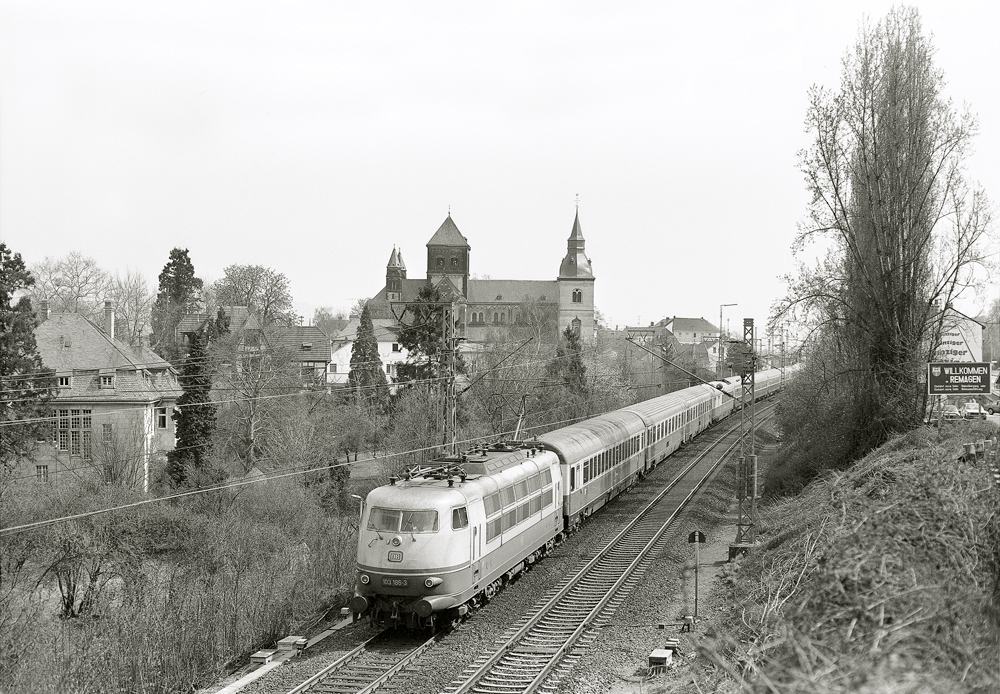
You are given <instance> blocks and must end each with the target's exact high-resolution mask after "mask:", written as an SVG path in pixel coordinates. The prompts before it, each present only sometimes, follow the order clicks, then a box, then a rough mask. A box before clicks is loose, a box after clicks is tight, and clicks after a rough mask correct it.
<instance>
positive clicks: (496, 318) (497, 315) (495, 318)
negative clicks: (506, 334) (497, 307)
mask: <svg viewBox="0 0 1000 694" xmlns="http://www.w3.org/2000/svg"><path fill="white" fill-rule="evenodd" d="M493 322H494V323H499V322H500V314H499V313H497V312H496V311H494V312H493Z"/></svg>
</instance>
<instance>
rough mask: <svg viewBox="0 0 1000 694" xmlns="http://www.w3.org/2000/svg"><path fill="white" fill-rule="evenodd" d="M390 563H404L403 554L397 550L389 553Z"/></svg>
mask: <svg viewBox="0 0 1000 694" xmlns="http://www.w3.org/2000/svg"><path fill="white" fill-rule="evenodd" d="M389 561H403V553H402V552H399V551H396V550H393V551H391V552H389Z"/></svg>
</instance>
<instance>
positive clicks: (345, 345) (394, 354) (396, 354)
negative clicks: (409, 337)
mask: <svg viewBox="0 0 1000 694" xmlns="http://www.w3.org/2000/svg"><path fill="white" fill-rule="evenodd" d="M368 311H369V313H370V314H371V319H372V327H373V328H374V330H375V341H376V342H378V353H379V357H381V359H382V365H383V368H385V376H386V380H388V381H392V380H393V379H394V378H395V377H396V369H397V368H398V366H399V364H400V362H405V361H406V355H407V352H406V350H405V349H403V348H402V347H401V346H400V344H399V322H398V321H397V320H396V317H395V316H394V315H393V313H392V308H391V306H390V305H389V303H388V302H385V301H370V302H368ZM360 324H361V317H360V316H351V319H350V321H349V322H348V324H347V327H345V328H344V329H343V330H342V331H340V333H339V334H338V335H337V336H336V337H334V338H333V341H332V342H333V357H332V359H331V361H330V369H329V373H328V374H327V382H328V383H331V384H337V385H346V384H347V377H348V374H350V372H351V353H352V352H353V350H354V338H355V336H357V334H358V327H359V326H360Z"/></svg>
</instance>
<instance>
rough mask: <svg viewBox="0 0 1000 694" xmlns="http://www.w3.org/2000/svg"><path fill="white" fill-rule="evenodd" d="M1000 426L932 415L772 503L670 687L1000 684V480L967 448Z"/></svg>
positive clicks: (827, 689)
mask: <svg viewBox="0 0 1000 694" xmlns="http://www.w3.org/2000/svg"><path fill="white" fill-rule="evenodd" d="M997 433H998V430H997V428H996V427H995V425H993V424H992V423H985V422H983V423H979V422H975V423H967V422H957V423H955V424H954V425H952V426H946V427H943V428H941V429H937V428H927V427H924V428H921V429H919V430H916V431H913V432H910V433H908V434H906V435H904V436H900V437H898V438H896V439H894V440H892V441H890V442H888V443H887V444H885V445H884V446H882V447H881V448H879V449H878V450H876V451H874V452H872V453H871V454H870V455H868V456H867V457H866V458H864V459H863V460H861V461H859V462H858V463H856V464H855V465H853V466H852V467H851V468H849V469H848V470H846V471H844V472H838V473H832V474H830V475H828V476H827V477H825V478H823V479H820V480H817V481H816V482H814V483H813V484H812V485H811V486H810V487H809V488H807V489H806V491H805V492H803V493H802V494H801V495H799V496H798V497H795V498H792V499H787V500H784V501H780V502H777V503H772V504H767V503H765V504H762V507H761V512H760V517H759V526H758V528H759V540H760V544H759V547H758V548H757V549H756V550H754V551H753V552H752V553H750V554H749V556H747V557H746V558H744V559H740V560H738V561H737V562H736V563H735V564H733V565H731V566H729V567H727V570H726V571H724V572H722V575H721V576H720V577H719V578H718V579H717V583H716V585H715V586H713V592H714V593H715V596H714V597H715V598H717V599H718V600H719V603H721V605H720V609H719V610H718V612H717V613H716V614H715V615H714V616H713V618H711V619H710V620H709V621H708V622H707V623H706V624H704V631H703V633H704V638H702V639H701V640H700V643H699V644H698V655H699V657H697V658H696V659H695V661H693V662H691V663H690V665H692V666H694V667H693V668H691V669H688V671H687V674H686V675H685V676H684V677H682V678H679V679H682V680H685V681H677V680H674V681H673V682H671V683H669V684H668V683H667V682H663V683H662V684H664V685H666V688H665V689H663V690H661V691H674V692H680V691H683V692H688V691H690V692H695V691H753V692H781V693H785V692H803V693H824V694H825V693H833V692H838V693H839V692H852V693H854V692H880V693H881V692H885V693H888V692H892V693H893V694H895V693H897V692H935V693H939V692H1000V517H998V510H1000V488H998V487H997V486H996V485H995V483H994V481H993V476H992V473H991V470H990V467H989V465H988V462H987V461H984V460H982V459H978V460H966V459H965V458H963V457H962V453H963V444H964V443H968V442H975V441H983V440H984V439H988V438H990V437H993V436H996V435H997ZM717 604H718V603H717ZM695 663H698V664H699V665H700V666H701V667H698V666H695ZM678 674H680V673H678ZM667 679H668V681H669V679H670V678H669V677H668V678H667ZM652 684H653V683H652V682H650V683H647V687H648V686H649V685H652ZM654 687H655V685H654ZM654 690H655V689H654V688H649V689H647V691H654Z"/></svg>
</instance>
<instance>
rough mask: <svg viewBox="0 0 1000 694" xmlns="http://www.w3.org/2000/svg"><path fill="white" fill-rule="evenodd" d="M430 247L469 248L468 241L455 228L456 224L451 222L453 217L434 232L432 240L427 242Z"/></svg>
mask: <svg viewBox="0 0 1000 694" xmlns="http://www.w3.org/2000/svg"><path fill="white" fill-rule="evenodd" d="M427 245H428V246H458V247H460V248H469V242H468V240H467V239H466V238H465V237H464V236H462V232H460V231H459V230H458V227H457V226H455V222H453V221H452V220H451V215H450V214H449V215H448V218H447V219H446V220H444V222H442V223H441V226H440V227H438V230H437V231H435V232H434V236H432V237H431V240H430V241H428V242H427Z"/></svg>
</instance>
